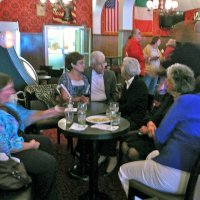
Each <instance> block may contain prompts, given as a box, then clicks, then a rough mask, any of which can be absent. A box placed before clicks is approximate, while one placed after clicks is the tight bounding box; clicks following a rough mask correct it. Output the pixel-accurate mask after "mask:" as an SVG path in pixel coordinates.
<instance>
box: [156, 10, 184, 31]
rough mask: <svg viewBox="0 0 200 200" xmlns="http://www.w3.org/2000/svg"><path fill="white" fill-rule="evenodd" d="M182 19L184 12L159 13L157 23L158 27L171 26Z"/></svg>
mask: <svg viewBox="0 0 200 200" xmlns="http://www.w3.org/2000/svg"><path fill="white" fill-rule="evenodd" d="M181 21H184V12H182V11H179V12H175V13H160V15H159V25H160V28H172V27H173V26H174V25H175V24H177V23H178V22H181Z"/></svg>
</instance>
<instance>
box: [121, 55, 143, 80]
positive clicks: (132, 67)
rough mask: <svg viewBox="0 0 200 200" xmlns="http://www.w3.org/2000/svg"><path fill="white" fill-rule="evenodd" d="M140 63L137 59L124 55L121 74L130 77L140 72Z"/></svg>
mask: <svg viewBox="0 0 200 200" xmlns="http://www.w3.org/2000/svg"><path fill="white" fill-rule="evenodd" d="M140 71H141V70H140V64H139V62H138V60H137V59H135V58H130V57H125V58H124V60H123V66H122V76H123V77H126V76H128V78H132V77H133V76H137V75H139V74H140Z"/></svg>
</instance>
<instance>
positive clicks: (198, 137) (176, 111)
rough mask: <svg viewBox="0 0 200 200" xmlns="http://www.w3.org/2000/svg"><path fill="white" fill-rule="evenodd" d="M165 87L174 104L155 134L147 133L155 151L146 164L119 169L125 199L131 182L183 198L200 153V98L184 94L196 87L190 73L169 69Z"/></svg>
mask: <svg viewBox="0 0 200 200" xmlns="http://www.w3.org/2000/svg"><path fill="white" fill-rule="evenodd" d="M166 85H167V91H168V92H169V93H170V94H172V95H173V97H174V99H175V102H174V103H173V105H172V106H171V107H170V109H169V110H168V112H167V114H166V115H165V117H164V119H163V120H162V122H161V124H160V125H159V127H158V128H157V129H156V131H155V132H154V131H152V130H150V129H148V135H149V137H153V139H154V143H155V146H156V149H157V150H158V151H156V153H155V151H154V152H152V153H150V154H149V156H148V157H147V159H146V160H143V161H134V162H130V163H127V164H124V165H122V166H121V167H120V170H119V178H120V181H121V183H122V185H123V188H124V190H125V192H126V194H127V195H128V187H129V180H131V179H134V180H137V181H139V182H141V183H143V184H145V185H148V186H149V187H151V188H154V189H156V190H159V191H162V192H167V193H173V194H184V193H185V191H186V187H187V183H188V180H189V177H190V172H191V170H192V166H193V165H194V163H195V160H196V159H197V156H198V154H199V152H200V147H199V143H200V115H199V113H200V94H199V93H197V94H187V93H192V92H193V89H194V86H195V78H194V73H193V71H192V70H191V69H190V68H189V67H187V66H186V65H183V64H178V63H177V64H174V65H171V66H170V67H169V68H168V69H167V79H166ZM184 93H185V94H184ZM180 94H182V95H180Z"/></svg>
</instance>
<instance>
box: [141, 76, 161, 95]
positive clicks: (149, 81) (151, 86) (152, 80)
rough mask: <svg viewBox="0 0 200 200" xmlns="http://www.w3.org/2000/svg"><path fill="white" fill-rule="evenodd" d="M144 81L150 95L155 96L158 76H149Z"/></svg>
mask: <svg viewBox="0 0 200 200" xmlns="http://www.w3.org/2000/svg"><path fill="white" fill-rule="evenodd" d="M143 80H144V82H145V84H146V86H147V88H148V91H149V94H151V95H154V94H155V91H156V86H157V83H158V76H149V75H148V74H147V75H146V76H145V77H144V78H143Z"/></svg>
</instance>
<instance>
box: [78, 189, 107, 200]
mask: <svg viewBox="0 0 200 200" xmlns="http://www.w3.org/2000/svg"><path fill="white" fill-rule="evenodd" d="M78 199H79V200H111V199H110V198H109V197H108V196H107V195H106V194H105V193H103V192H96V193H91V192H89V191H88V192H86V193H84V194H82V195H81V196H79V198H78Z"/></svg>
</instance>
